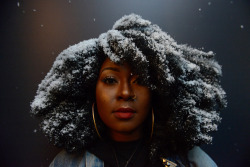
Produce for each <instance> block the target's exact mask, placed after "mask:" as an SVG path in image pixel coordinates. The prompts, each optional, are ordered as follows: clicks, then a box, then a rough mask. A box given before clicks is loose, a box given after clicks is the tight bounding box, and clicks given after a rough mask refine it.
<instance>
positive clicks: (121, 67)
mask: <svg viewBox="0 0 250 167" xmlns="http://www.w3.org/2000/svg"><path fill="white" fill-rule="evenodd" d="M108 69H112V70H114V71H121V70H128V71H131V67H130V65H129V64H128V63H127V62H126V61H125V62H122V63H119V64H117V63H114V62H113V61H111V60H110V59H109V58H106V59H105V61H104V62H103V64H102V67H101V69H100V73H101V72H103V71H104V70H108Z"/></svg>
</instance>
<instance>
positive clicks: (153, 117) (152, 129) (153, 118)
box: [150, 108, 155, 140]
mask: <svg viewBox="0 0 250 167" xmlns="http://www.w3.org/2000/svg"><path fill="white" fill-rule="evenodd" d="M154 124H155V116H154V110H153V108H152V127H151V134H150V140H151V139H152V136H153V133H154Z"/></svg>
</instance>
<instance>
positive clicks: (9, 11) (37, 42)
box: [0, 0, 250, 166]
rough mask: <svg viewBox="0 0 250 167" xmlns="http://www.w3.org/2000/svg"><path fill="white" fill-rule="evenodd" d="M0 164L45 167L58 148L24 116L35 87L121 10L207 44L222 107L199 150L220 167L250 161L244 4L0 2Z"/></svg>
mask: <svg viewBox="0 0 250 167" xmlns="http://www.w3.org/2000/svg"><path fill="white" fill-rule="evenodd" d="M0 4H1V5H0V13H1V17H0V53H1V54H0V74H1V77H0V78H1V82H0V135H1V136H0V154H1V155H0V166H48V164H49V163H50V161H51V160H52V158H53V157H54V156H55V155H56V153H57V152H58V151H59V150H58V149H56V148H54V147H53V146H51V145H50V144H48V141H47V139H46V138H45V137H44V136H43V134H41V133H40V132H39V131H38V121H37V120H35V119H33V118H31V117H30V115H29V110H30V107H29V105H30V102H31V101H32V100H33V98H34V95H35V92H36V89H37V85H38V84H39V83H40V81H41V80H42V79H43V78H44V76H45V74H46V73H47V72H48V70H49V69H50V67H51V65H52V63H53V61H54V59H55V57H56V56H57V55H58V54H59V53H60V52H61V51H62V50H63V49H65V48H67V47H68V46H69V45H73V44H75V43H78V42H80V41H82V40H85V39H89V38H93V37H98V36H99V34H100V33H102V32H106V31H107V30H108V29H110V28H111V27H112V25H113V23H114V22H115V21H116V20H117V19H119V18H120V17H121V16H123V15H124V14H130V13H132V12H133V13H136V14H139V15H141V16H142V17H143V18H145V19H148V20H150V21H152V22H153V23H155V24H158V25H159V26H160V27H161V28H162V29H163V30H164V31H166V32H168V33H169V34H170V35H171V36H172V37H173V38H174V39H176V40H177V41H178V43H187V44H189V45H191V46H193V47H196V48H204V50H205V51H209V50H212V51H214V52H215V53H216V58H217V60H218V61H219V63H220V64H221V65H222V67H223V78H222V85H223V88H224V89H225V90H226V92H227V95H228V103H229V104H228V108H226V109H225V110H223V112H222V117H223V120H222V123H221V125H220V126H219V131H218V132H217V133H215V134H214V142H213V145H208V146H203V149H205V151H206V152H207V153H208V154H209V155H210V156H211V157H212V158H213V159H214V160H215V161H216V163H217V164H218V165H219V166H250V158H249V157H250V153H249V152H250V149H249V148H250V143H249V141H250V126H249V119H250V114H249V99H250V98H249V93H250V91H249V85H250V82H249V70H250V69H249V56H250V3H249V1H246V0H245V1H244V0H234V1H229V0H210V1H209V0H203V1H198V0H190V1H186V0H179V1H174V0H126V1H124V0H101V1H97V0H20V1H18V0H17V1H14V0H9V1H5V2H1V3H0Z"/></svg>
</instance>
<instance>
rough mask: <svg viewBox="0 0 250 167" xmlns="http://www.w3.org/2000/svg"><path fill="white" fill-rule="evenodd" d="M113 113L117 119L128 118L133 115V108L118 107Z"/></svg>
mask: <svg viewBox="0 0 250 167" xmlns="http://www.w3.org/2000/svg"><path fill="white" fill-rule="evenodd" d="M114 115H115V117H116V118H118V119H130V118H132V117H133V116H134V115H135V110H133V109H131V108H119V109H118V110H116V111H115V112H114Z"/></svg>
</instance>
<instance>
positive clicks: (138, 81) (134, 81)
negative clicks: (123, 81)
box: [132, 77, 142, 85]
mask: <svg viewBox="0 0 250 167" xmlns="http://www.w3.org/2000/svg"><path fill="white" fill-rule="evenodd" d="M132 83H135V84H138V85H141V84H142V82H141V79H140V78H139V77H137V78H136V79H135V80H133V81H132Z"/></svg>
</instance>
